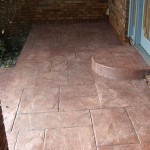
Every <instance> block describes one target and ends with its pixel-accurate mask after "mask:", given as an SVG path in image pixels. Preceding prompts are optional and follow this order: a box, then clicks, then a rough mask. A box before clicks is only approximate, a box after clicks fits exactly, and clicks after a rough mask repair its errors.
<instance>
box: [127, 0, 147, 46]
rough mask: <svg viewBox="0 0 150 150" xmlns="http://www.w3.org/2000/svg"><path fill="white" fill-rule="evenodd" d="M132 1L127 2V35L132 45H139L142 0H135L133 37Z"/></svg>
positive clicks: (142, 8) (142, 9)
mask: <svg viewBox="0 0 150 150" xmlns="http://www.w3.org/2000/svg"><path fill="white" fill-rule="evenodd" d="M134 1H135V0H130V3H129V23H128V37H130V42H131V44H132V45H138V46H139V45H140V42H141V29H142V24H143V20H142V19H143V17H142V16H143V11H144V0H136V1H137V6H136V23H135V34H134V37H133V32H134V31H133V21H134Z"/></svg>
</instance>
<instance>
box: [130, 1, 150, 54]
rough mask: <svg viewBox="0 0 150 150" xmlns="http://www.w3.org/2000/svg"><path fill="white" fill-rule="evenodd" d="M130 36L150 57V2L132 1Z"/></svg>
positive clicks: (132, 42)
mask: <svg viewBox="0 0 150 150" xmlns="http://www.w3.org/2000/svg"><path fill="white" fill-rule="evenodd" d="M128 36H129V37H130V42H131V44H133V45H135V46H141V47H142V48H144V50H145V51H146V52H147V53H148V54H149V55H150V0H143V1H141V0H132V1H130V12H129V30H128Z"/></svg>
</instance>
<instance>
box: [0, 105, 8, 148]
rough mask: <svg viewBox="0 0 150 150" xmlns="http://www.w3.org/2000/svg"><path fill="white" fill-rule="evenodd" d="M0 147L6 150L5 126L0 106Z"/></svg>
mask: <svg viewBox="0 0 150 150" xmlns="http://www.w3.org/2000/svg"><path fill="white" fill-rule="evenodd" d="M0 149H1V150H8V145H7V139H6V133H5V128H4V124H3V116H2V109H1V106H0Z"/></svg>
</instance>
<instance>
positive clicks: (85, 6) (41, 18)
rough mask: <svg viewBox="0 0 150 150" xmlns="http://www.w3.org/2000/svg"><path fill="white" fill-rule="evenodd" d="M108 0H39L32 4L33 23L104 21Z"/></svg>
mask: <svg viewBox="0 0 150 150" xmlns="http://www.w3.org/2000/svg"><path fill="white" fill-rule="evenodd" d="M107 7H108V0H49V1H48V0H43V1H42V0H39V2H38V3H37V5H34V16H33V22H35V23H66V22H67V23H68V22H69V23H75V22H92V21H98V22H100V21H106V20H107V18H106V15H105V14H106V9H107Z"/></svg>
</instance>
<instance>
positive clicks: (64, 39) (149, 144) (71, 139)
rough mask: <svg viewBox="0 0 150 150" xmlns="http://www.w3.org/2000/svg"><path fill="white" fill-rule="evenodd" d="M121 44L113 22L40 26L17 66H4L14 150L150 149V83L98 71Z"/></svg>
mask: <svg viewBox="0 0 150 150" xmlns="http://www.w3.org/2000/svg"><path fill="white" fill-rule="evenodd" d="M116 46H120V44H119V42H118V40H117V39H116V37H115V36H114V35H113V33H112V30H111V29H110V28H109V26H107V25H106V24H78V25H68V26H66V25H62V26H57V25H52V26H43V27H41V26H39V27H38V26H36V27H34V28H33V30H32V31H31V33H30V35H29V37H28V39H27V42H26V44H25V46H24V49H23V51H22V54H21V56H20V58H19V61H18V64H17V66H16V67H15V68H13V69H8V70H2V69H1V70H0V100H1V101H2V108H3V114H4V118H5V126H6V131H7V137H8V143H9V147H10V150H50V149H51V150H96V149H97V150H125V149H128V150H149V149H150V89H149V88H148V87H147V85H146V83H145V82H144V80H126V81H123V80H122V81H121V80H119V81H116V80H111V79H107V78H104V77H101V76H98V75H97V74H95V73H93V72H92V69H91V55H92V54H93V53H94V52H96V51H100V50H101V48H108V47H116Z"/></svg>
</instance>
